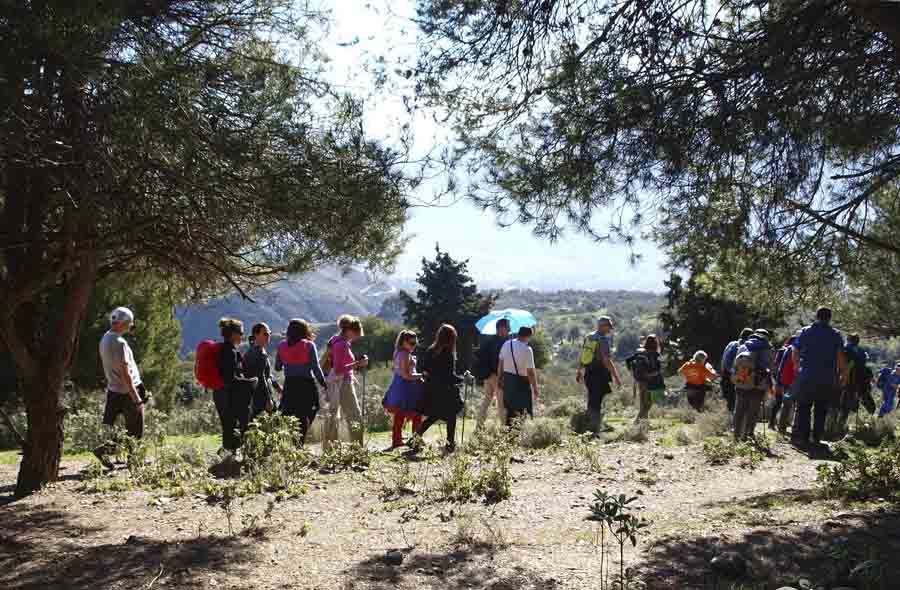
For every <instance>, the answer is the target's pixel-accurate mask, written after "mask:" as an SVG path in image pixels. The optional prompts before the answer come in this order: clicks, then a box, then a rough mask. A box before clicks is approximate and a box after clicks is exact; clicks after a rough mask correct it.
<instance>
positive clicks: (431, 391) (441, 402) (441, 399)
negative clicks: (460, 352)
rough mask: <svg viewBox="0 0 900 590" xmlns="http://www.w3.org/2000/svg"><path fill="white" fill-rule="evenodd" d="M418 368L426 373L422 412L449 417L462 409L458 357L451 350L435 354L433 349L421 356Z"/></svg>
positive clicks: (428, 414) (461, 379) (427, 414)
mask: <svg viewBox="0 0 900 590" xmlns="http://www.w3.org/2000/svg"><path fill="white" fill-rule="evenodd" d="M418 369H419V370H420V371H422V372H423V373H426V374H427V375H426V377H425V388H424V394H423V396H422V404H421V407H420V412H421V413H422V414H423V415H425V416H433V417H436V418H442V419H445V420H446V419H447V418H451V417H453V416H455V415H456V414H458V413H459V411H460V410H461V409H462V405H463V404H462V396H461V395H460V391H459V386H460V384H461V383H462V382H463V378H462V377H461V376H460V375H459V374H458V373H457V359H456V356H455V355H454V354H451V353H450V352H442V353H439V354H434V353H433V351H432V350H431V349H428V350H426V351H425V353H424V354H423V355H422V356H421V357H419V362H418Z"/></svg>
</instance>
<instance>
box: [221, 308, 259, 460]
mask: <svg viewBox="0 0 900 590" xmlns="http://www.w3.org/2000/svg"><path fill="white" fill-rule="evenodd" d="M219 329H220V331H221V334H222V348H221V349H220V350H219V363H218V365H219V375H220V376H221V377H222V383H224V387H223V388H222V389H219V390H218V391H214V392H213V402H214V403H215V405H216V412H217V413H218V414H219V421H220V422H221V424H222V449H223V450H224V451H226V452H230V453H231V454H232V455H234V454H235V453H236V452H237V450H238V449H239V448H240V446H241V441H242V438H243V436H244V433H245V432H246V431H247V426H248V425H249V424H250V400H251V398H252V396H253V391H254V390H255V389H256V386H257V385H258V384H259V379H257V378H256V377H251V376H248V375H246V374H245V373H244V362H243V356H242V355H241V351H240V350H238V347H239V346H240V345H241V341H242V340H243V339H244V324H243V323H242V322H241V321H239V320H235V319H231V318H222V319H221V320H219Z"/></svg>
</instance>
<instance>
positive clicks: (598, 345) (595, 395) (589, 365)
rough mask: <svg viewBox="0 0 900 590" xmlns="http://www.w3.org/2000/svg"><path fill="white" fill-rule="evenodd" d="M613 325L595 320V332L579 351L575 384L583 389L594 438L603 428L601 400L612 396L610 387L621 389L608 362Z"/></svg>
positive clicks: (611, 347)
mask: <svg viewBox="0 0 900 590" xmlns="http://www.w3.org/2000/svg"><path fill="white" fill-rule="evenodd" d="M612 332H613V323H612V319H611V318H609V317H608V316H603V317H601V318H599V319H598V320H597V330H596V331H595V332H593V333H592V334H589V335H588V336H587V337H586V338H585V339H584V343H583V345H582V348H581V357H580V358H579V360H578V370H577V372H576V374H575V380H576V381H577V382H578V383H584V386H585V388H586V389H587V407H588V414H589V415H590V427H591V430H592V431H593V432H594V434H599V432H600V430H601V428H603V398H604V397H606V395H607V394H609V393H611V392H612V387H611V386H610V383H613V382H615V385H616V387H621V386H622V381H621V379H619V371H618V369H617V368H616V365H615V363H613V362H612V349H613V334H612Z"/></svg>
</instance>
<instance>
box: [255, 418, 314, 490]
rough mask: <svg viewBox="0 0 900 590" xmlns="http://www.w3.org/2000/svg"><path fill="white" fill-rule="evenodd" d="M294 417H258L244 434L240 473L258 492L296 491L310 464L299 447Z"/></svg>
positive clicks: (304, 452)
mask: <svg viewBox="0 0 900 590" xmlns="http://www.w3.org/2000/svg"><path fill="white" fill-rule="evenodd" d="M299 432H300V424H299V420H298V419H297V418H294V417H293V416H285V415H283V414H281V413H278V412H276V413H273V414H266V413H263V414H261V415H260V416H259V417H258V418H257V419H256V420H254V421H253V423H252V424H251V425H250V428H249V429H247V432H246V433H245V434H244V443H243V446H242V450H243V453H244V464H243V471H244V474H245V479H246V480H247V481H248V482H251V484H252V485H253V487H254V488H255V490H256V491H257V492H263V491H277V490H295V489H298V488H299V487H300V484H301V480H302V477H303V475H304V474H305V473H306V472H307V469H308V467H309V465H310V463H311V462H312V456H311V455H310V453H309V451H307V450H306V449H305V448H304V447H303V446H301V444H300V434H299Z"/></svg>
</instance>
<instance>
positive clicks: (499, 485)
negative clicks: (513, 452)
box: [475, 453, 512, 504]
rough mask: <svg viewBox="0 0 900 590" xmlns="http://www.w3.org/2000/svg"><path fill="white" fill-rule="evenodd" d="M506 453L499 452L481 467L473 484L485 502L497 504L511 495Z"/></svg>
mask: <svg viewBox="0 0 900 590" xmlns="http://www.w3.org/2000/svg"><path fill="white" fill-rule="evenodd" d="M509 461H510V458H509V456H508V455H505V454H503V453H499V454H497V455H495V456H494V459H493V461H492V462H491V464H490V465H488V466H487V467H482V469H481V472H480V473H479V474H478V481H477V482H476V484H475V491H476V493H478V494H479V495H481V496H483V497H484V501H485V503H486V504H497V503H499V502H502V501H504V500H508V499H509V497H510V496H512V477H511V476H510V474H509Z"/></svg>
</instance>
